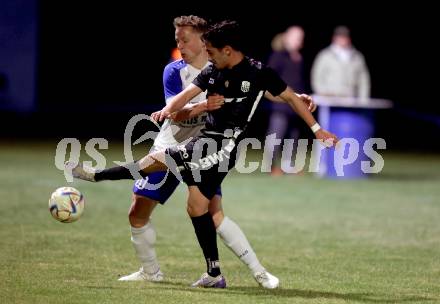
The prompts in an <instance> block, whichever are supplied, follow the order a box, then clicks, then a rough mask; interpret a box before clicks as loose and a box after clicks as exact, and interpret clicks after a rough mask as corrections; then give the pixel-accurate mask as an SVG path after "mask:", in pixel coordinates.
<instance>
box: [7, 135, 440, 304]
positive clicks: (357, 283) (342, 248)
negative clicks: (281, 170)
mask: <svg viewBox="0 0 440 304" xmlns="http://www.w3.org/2000/svg"><path fill="white" fill-rule="evenodd" d="M56 144H57V143H56V142H45V143H35V142H34V143H26V142H16V143H11V142H1V143H0V278H1V279H0V303H5V304H6V303H124V304H128V303H155V304H160V303H179V304H180V303H192V304H194V303H234V304H236V303H439V302H440V156H439V155H411V154H393V153H385V154H384V159H385V167H384V171H383V172H382V173H381V174H379V175H377V176H375V177H373V178H371V179H369V180H358V181H334V180H326V179H317V178H315V177H314V176H313V175H311V174H304V175H302V176H284V177H280V178H271V177H270V176H268V175H267V174H263V173H254V174H237V173H231V174H230V175H229V176H228V177H227V178H226V180H225V182H224V184H223V192H224V209H225V213H226V214H227V215H228V216H230V217H231V218H232V219H234V220H235V221H236V222H237V223H238V224H239V225H240V226H241V228H242V229H243V231H244V232H245V233H246V235H247V236H248V239H249V241H250V242H251V244H252V245H253V247H254V249H255V251H256V253H257V255H258V257H259V258H260V261H261V262H262V263H263V265H264V266H265V267H266V268H267V269H268V270H269V271H270V272H272V273H273V274H275V275H277V276H278V277H279V278H280V280H281V286H280V289H278V290H273V291H268V290H263V289H261V288H259V287H258V285H257V283H256V282H255V281H254V280H253V278H252V276H251V274H250V273H249V271H248V270H247V268H246V267H245V266H244V265H243V264H241V262H240V261H239V260H238V259H237V258H236V257H235V256H234V255H233V254H232V253H231V252H230V251H229V250H228V249H227V248H226V247H225V246H224V245H223V243H222V242H221V240H219V242H218V243H219V250H220V257H221V263H222V272H223V274H224V275H225V276H226V279H227V282H228V288H227V289H225V290H212V289H193V288H190V287H189V285H190V283H192V282H193V281H194V280H195V279H197V278H198V277H199V276H200V274H201V273H202V272H204V261H203V259H202V254H201V250H200V249H199V247H198V244H197V242H196V238H195V235H194V232H193V228H192V225H191V223H190V221H189V219H188V217H187V215H186V210H185V201H186V189H185V187H184V186H183V185H182V186H180V187H179V189H178V191H177V192H176V193H175V194H174V195H173V196H172V198H171V199H170V201H169V202H168V203H167V204H166V205H165V206H163V207H157V209H156V212H155V214H154V217H153V223H154V224H155V226H156V228H157V232H158V240H157V253H158V257H159V261H160V263H161V268H162V270H163V272H164V273H165V276H166V277H165V281H164V282H163V283H146V282H118V281H117V278H118V275H125V274H128V273H131V272H133V271H136V270H137V268H138V267H139V265H138V263H137V261H136V259H135V256H134V251H133V248H132V246H131V243H130V230H129V226H128V220H127V210H128V207H129V205H130V195H131V187H132V182H130V181H122V182H103V183H100V184H92V183H87V182H75V183H74V184H73V186H74V187H76V188H77V189H79V190H80V191H81V192H82V193H83V194H84V196H85V199H86V207H85V211H84V214H83V217H82V218H81V219H80V220H79V221H78V222H76V223H71V224H62V223H59V222H57V221H55V220H54V219H52V217H51V215H50V214H49V211H48V208H47V201H48V199H49V196H50V193H51V192H52V191H54V190H55V189H56V188H58V187H60V186H63V185H66V182H65V180H64V176H63V173H62V172H61V171H59V170H58V169H56V168H55V165H54V156H55V148H56ZM83 146H84V145H83ZM105 154H106V156H107V160H108V162H107V166H109V165H111V163H110V161H112V160H123V154H122V149H121V146H120V145H112V144H111V145H110V147H109V150H108V151H106V153H105ZM82 157H83V159H88V158H87V156H86V155H85V153H84V150H82Z"/></svg>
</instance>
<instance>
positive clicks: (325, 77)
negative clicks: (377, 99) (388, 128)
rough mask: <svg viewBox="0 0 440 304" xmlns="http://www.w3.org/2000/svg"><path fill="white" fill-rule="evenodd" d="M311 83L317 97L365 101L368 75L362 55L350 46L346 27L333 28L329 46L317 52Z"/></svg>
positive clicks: (368, 92) (368, 80) (366, 98)
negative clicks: (351, 98)
mask: <svg viewBox="0 0 440 304" xmlns="http://www.w3.org/2000/svg"><path fill="white" fill-rule="evenodd" d="M311 80H312V89H313V91H314V93H315V94H317V95H324V96H340V97H358V98H359V100H360V101H361V102H365V103H366V102H368V98H369V97H370V74H369V72H368V68H367V65H366V64H365V59H364V56H363V55H362V54H361V53H360V52H359V51H358V50H356V49H355V48H354V47H353V45H352V42H351V37H350V30H349V29H348V28H347V27H345V26H338V27H336V29H335V30H334V33H333V39H332V44H331V45H330V46H329V47H327V48H325V49H323V50H322V51H321V52H319V54H318V55H317V57H316V59H315V61H314V63H313V66H312V73H311Z"/></svg>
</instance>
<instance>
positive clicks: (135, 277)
mask: <svg viewBox="0 0 440 304" xmlns="http://www.w3.org/2000/svg"><path fill="white" fill-rule="evenodd" d="M162 280H163V273H162V271H160V269H159V270H158V271H156V272H155V273H146V272H144V269H143V268H142V267H141V269H139V271H136V272H133V273H132V274H129V275H126V276H124V277H120V278H119V279H118V281H150V282H160V281H162Z"/></svg>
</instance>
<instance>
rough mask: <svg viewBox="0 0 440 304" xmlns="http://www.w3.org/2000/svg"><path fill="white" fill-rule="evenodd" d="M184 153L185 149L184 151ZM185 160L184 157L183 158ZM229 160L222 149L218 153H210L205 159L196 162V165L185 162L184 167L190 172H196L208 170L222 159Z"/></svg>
mask: <svg viewBox="0 0 440 304" xmlns="http://www.w3.org/2000/svg"><path fill="white" fill-rule="evenodd" d="M185 152H186V149H185ZM185 158H186V157H185ZM225 158H226V159H229V158H230V157H229V155H228V154H227V153H226V151H225V150H224V149H221V150H220V151H218V152H215V153H212V154H209V155H207V156H206V157H203V158H201V159H199V160H198V163H196V162H185V166H186V167H187V168H189V169H190V170H197V169H200V168H201V169H208V168H210V167H212V166H214V165H216V164H218V163H219V162H222V161H223V159H225Z"/></svg>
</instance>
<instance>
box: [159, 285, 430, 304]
mask: <svg viewBox="0 0 440 304" xmlns="http://www.w3.org/2000/svg"><path fill="white" fill-rule="evenodd" d="M160 285H161V288H166V289H172V290H185V291H192V292H197V293H206V292H215V293H218V292H225V294H236V295H253V296H262V297H268V298H269V297H284V298H292V299H293V298H304V299H319V298H324V299H340V300H346V301H359V302H365V303H413V302H418V301H419V302H421V301H434V300H438V299H433V298H427V297H419V296H414V295H408V296H405V295H399V296H397V297H395V296H392V295H387V294H374V293H337V292H327V291H316V290H300V289H284V288H279V289H275V290H268V289H263V288H261V287H258V286H255V287H254V286H230V287H227V288H226V289H224V290H220V289H210V288H191V287H188V285H187V284H184V283H180V282H169V281H168V282H162V283H160ZM151 287H152V288H154V286H151Z"/></svg>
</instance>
